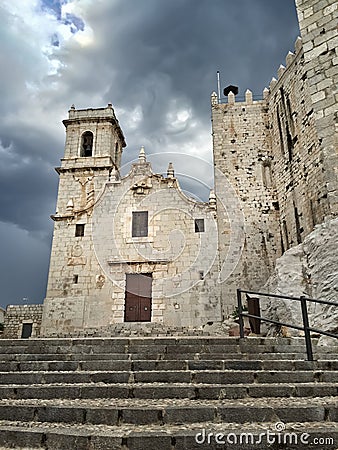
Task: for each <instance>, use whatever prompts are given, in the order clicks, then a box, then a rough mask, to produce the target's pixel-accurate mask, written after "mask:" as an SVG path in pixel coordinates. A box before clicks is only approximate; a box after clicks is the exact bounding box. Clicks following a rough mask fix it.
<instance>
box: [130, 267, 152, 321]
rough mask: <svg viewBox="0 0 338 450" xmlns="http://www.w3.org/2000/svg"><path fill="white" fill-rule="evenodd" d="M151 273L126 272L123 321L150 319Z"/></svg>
mask: <svg viewBox="0 0 338 450" xmlns="http://www.w3.org/2000/svg"><path fill="white" fill-rule="evenodd" d="M151 294H152V274H151V273H141V274H127V280H126V301H125V315H124V320H125V322H150V321H151Z"/></svg>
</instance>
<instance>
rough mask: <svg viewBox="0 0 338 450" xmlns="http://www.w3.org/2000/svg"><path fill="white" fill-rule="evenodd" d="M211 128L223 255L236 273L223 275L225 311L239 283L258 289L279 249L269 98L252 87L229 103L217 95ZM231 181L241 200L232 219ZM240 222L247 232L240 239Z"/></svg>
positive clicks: (233, 202)
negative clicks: (232, 247) (257, 97)
mask: <svg viewBox="0 0 338 450" xmlns="http://www.w3.org/2000/svg"><path fill="white" fill-rule="evenodd" d="M212 130H213V149H214V164H215V193H216V196H217V201H218V203H217V213H218V227H219V249H220V260H221V264H226V265H227V266H230V265H232V266H233V267H232V270H233V272H232V274H231V275H230V276H229V277H228V278H227V274H229V273H230V271H231V268H230V267H229V269H228V270H227V271H226V274H225V276H224V279H223V280H222V281H223V283H222V299H223V304H224V311H225V312H230V311H231V310H232V309H233V306H232V305H234V304H235V303H236V289H237V288H239V287H241V288H243V289H259V288H260V287H261V286H262V285H263V284H264V282H265V281H266V279H267V278H268V277H269V274H270V270H271V268H272V267H273V263H274V260H275V258H276V257H277V256H279V255H280V253H281V249H280V234H279V229H278V217H279V211H278V205H277V202H276V187H275V184H274V181H273V179H272V171H271V165H272V155H271V141H270V133H269V120H268V111H267V104H266V102H265V101H257V102H256V101H253V100H252V95H251V93H250V92H247V93H246V101H245V102H236V101H235V98H234V96H233V95H232V94H230V95H229V101H228V103H226V104H219V103H217V99H215V97H214V96H213V97H212ZM227 183H229V184H230V186H232V188H233V189H234V191H235V197H236V199H237V202H238V205H237V206H236V207H235V209H236V210H235V214H234V220H233V221H231V219H230V218H229V212H231V210H232V209H234V204H235V203H236V199H235V198H233V199H232V200H231V201H230V203H229V199H230V197H229V194H228V192H227V191H226V190H224V186H225V185H226V184H227ZM240 209H242V212H243V220H242V224H241V223H240V217H241V213H240ZM241 227H242V229H243V233H242V237H241V238H240V239H239V240H238V237H240V236H241V234H240V233H238V231H239V230H240V228H241ZM229 228H230V229H229ZM227 229H229V231H228V230H227ZM229 234H230V236H229ZM231 235H232V239H235V240H237V242H236V245H237V254H236V253H234V251H232V252H230V253H229V237H230V240H231ZM236 258H237V259H239V262H238V264H237V266H236V262H237V261H236Z"/></svg>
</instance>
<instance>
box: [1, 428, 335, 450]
mask: <svg viewBox="0 0 338 450" xmlns="http://www.w3.org/2000/svg"><path fill="white" fill-rule="evenodd" d="M278 429H279V430H280V429H283V431H282V432H280V431H279V432H278V431H277V430H278ZM243 433H244V434H243ZM290 441H291V442H292V443H291V444H289V442H290ZM337 442H338V431H337V427H336V423H331V422H327V423H316V422H314V423H310V422H307V423H302V424H299V423H297V422H292V423H288V424H286V425H285V424H283V423H282V422H277V423H276V422H261V423H253V424H246V425H245V427H243V424H232V423H220V424H215V423H208V422H201V423H196V424H194V426H191V425H190V426H188V427H187V426H185V425H170V424H167V425H165V426H163V425H139V426H134V427H133V429H132V430H131V429H130V425H124V426H109V425H86V424H84V425H81V424H76V425H71V424H60V423H49V424H47V423H40V422H29V423H24V422H18V421H16V422H10V421H0V445H2V446H6V447H9V448H13V446H15V447H16V448H24V447H27V446H29V447H30V448H32V447H34V448H40V449H41V448H44V449H53V450H69V449H76V450H94V449H95V450H117V449H121V450H122V449H124V450H144V449H147V450H158V449H163V450H187V449H189V450H195V449H208V450H210V449H220V448H228V449H230V448H231V450H240V449H241V450H252V449H253V448H259V450H268V449H272V448H275V449H281V448H284V449H287V450H293V449H295V450H296V449H301V450H305V449H306V450H308V449H309V448H318V449H320V450H335V449H336V448H337V446H336V445H337ZM314 443H315V444H314ZM314 445H316V446H314Z"/></svg>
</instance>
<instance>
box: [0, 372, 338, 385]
mask: <svg viewBox="0 0 338 450" xmlns="http://www.w3.org/2000/svg"><path fill="white" fill-rule="evenodd" d="M154 382H155V383H196V384H199V383H205V384H252V383H257V384H260V383H298V382H301V383H309V382H328V383H338V371H333V370H332V371H310V370H305V371H304V370H303V371H300V370H298V371H282V370H279V371H272V370H270V371H267V370H260V371H258V370H257V371H253V370H241V371H238V370H197V371H195V370H176V371H171V370H162V371H160V370H158V371H156V370H154V371H145V370H143V371H130V372H129V371H71V372H69V371H68V372H61V371H57V372H52V371H49V372H0V385H5V384H15V385H20V384H51V383H73V384H78V383H135V384H137V383H154Z"/></svg>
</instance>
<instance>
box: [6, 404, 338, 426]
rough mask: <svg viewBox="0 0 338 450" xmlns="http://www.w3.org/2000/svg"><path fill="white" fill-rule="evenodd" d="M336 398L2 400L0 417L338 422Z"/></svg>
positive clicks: (146, 421)
mask: <svg viewBox="0 0 338 450" xmlns="http://www.w3.org/2000/svg"><path fill="white" fill-rule="evenodd" d="M336 407H337V400H336V398H335V397H325V398H315V399H307V400H306V399H304V398H302V399H294V398H291V399H290V398H284V399H276V398H261V399H257V400H255V401H253V400H252V399H251V401H249V400H248V399H246V400H218V401H210V400H189V399H185V400H182V399H181V400H180V399H175V400H173V399H172V400H169V399H166V400H163V399H162V400H148V401H147V402H146V401H145V400H137V399H126V400H122V399H121V400H117V399H114V400H111V401H107V400H106V401H102V400H101V401H100V400H95V401H89V400H83V399H82V400H79V399H76V400H73V401H72V400H68V401H65V400H59V401H57V400H54V401H46V400H45V401H40V400H39V399H35V400H34V401H33V400H29V401H27V400H26V401H18V400H14V401H10V400H7V401H4V400H2V401H0V420H11V421H17V420H19V421H33V420H34V421H37V422H65V423H74V422H77V423H82V424H84V423H88V424H107V425H123V423H132V424H152V423H162V424H163V425H164V424H166V423H182V422H183V423H194V422H206V421H209V422H211V421H214V422H219V421H222V422H229V421H231V422H234V421H236V423H245V422H249V421H250V420H251V419H252V417H254V418H255V420H256V421H258V420H260V421H264V422H266V421H272V420H275V421H276V422H278V421H282V422H290V421H297V422H304V421H306V422H312V421H313V422H316V421H323V422H325V421H331V422H336V421H338V414H337V411H336ZM145 409H146V411H147V414H144V411H145Z"/></svg>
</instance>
